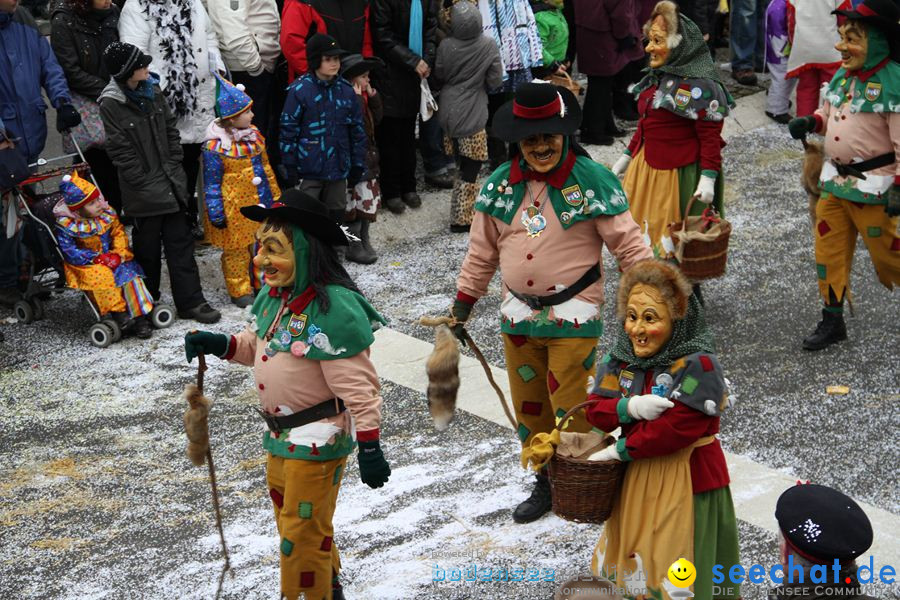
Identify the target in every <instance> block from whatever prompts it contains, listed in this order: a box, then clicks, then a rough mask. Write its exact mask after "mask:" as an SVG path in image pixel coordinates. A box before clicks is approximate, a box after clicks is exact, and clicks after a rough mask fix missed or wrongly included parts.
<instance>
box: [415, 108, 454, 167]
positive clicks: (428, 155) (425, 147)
mask: <svg viewBox="0 0 900 600" xmlns="http://www.w3.org/2000/svg"><path fill="white" fill-rule="evenodd" d="M419 151H420V152H421V153H422V164H423V165H424V166H425V173H427V174H428V175H443V174H444V173H446V172H447V167H449V166H450V165H451V164H453V159H452V158H450V157H449V156H447V155H446V154H444V132H443V131H442V130H441V126H440V124H439V123H438V120H437V117H431V118H430V119H428V120H427V121H419Z"/></svg>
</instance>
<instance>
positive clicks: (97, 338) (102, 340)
mask: <svg viewBox="0 0 900 600" xmlns="http://www.w3.org/2000/svg"><path fill="white" fill-rule="evenodd" d="M88 335H89V336H90V338H91V344H93V345H94V346H96V347H98V348H106V347H107V346H109V345H110V344H112V341H113V332H112V330H110V328H109V327H107V325H106V323H94V324H93V325H91V328H90V329H88Z"/></svg>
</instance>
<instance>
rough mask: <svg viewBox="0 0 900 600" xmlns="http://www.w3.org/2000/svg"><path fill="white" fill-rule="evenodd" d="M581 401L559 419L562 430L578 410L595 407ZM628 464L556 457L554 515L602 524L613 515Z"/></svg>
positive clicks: (552, 469) (552, 490)
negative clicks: (563, 425) (564, 424)
mask: <svg viewBox="0 0 900 600" xmlns="http://www.w3.org/2000/svg"><path fill="white" fill-rule="evenodd" d="M594 403H595V401H587V402H582V403H581V404H579V405H577V406H575V407H573V408H572V410H570V411H569V412H567V413H566V415H565V416H564V417H563V418H562V419H560V421H559V423H558V424H557V425H556V427H557V428H559V427H560V426H561V425H562V424H563V423H565V422H566V421H567V420H568V419H569V417H571V416H572V415H573V414H575V413H576V412H577V411H578V410H580V409H582V408H584V407H585V406H589V405H591V404H594ZM625 467H626V463H623V462H621V461H618V460H612V461H602V462H600V461H595V460H594V461H592V460H584V459H579V458H570V457H568V456H559V455H558V454H554V455H553V458H551V459H550V494H551V497H552V500H553V506H552V507H553V512H554V513H556V514H557V515H558V516H560V517H562V518H563V519H566V520H568V521H576V522H578V523H597V524H599V523H603V522H604V521H606V520H607V519H608V518H609V515H610V513H612V508H613V504H614V502H615V500H616V496H618V494H619V488H620V487H621V485H622V477H623V476H624V475H625Z"/></svg>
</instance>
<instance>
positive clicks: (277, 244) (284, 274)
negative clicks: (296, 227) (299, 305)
mask: <svg viewBox="0 0 900 600" xmlns="http://www.w3.org/2000/svg"><path fill="white" fill-rule="evenodd" d="M267 226H268V229H267ZM288 233H290V232H289V231H285V230H282V229H276V228H273V227H271V225H269V224H268V223H267V222H263V223H262V224H261V225H260V226H259V229H257V230H256V239H257V241H259V250H258V251H257V253H256V256H254V257H253V264H254V266H256V267H257V268H259V269H262V271H263V277H264V278H265V282H266V283H267V284H268V285H269V287H272V288H288V289H290V288H292V287H293V285H294V277H295V274H296V268H297V265H296V258H295V257H294V245H293V243H292V242H291V238H290V237H288Z"/></svg>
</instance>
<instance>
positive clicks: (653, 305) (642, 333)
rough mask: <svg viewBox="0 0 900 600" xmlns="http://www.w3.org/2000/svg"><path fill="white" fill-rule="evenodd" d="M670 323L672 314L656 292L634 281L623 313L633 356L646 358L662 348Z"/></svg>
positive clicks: (653, 288) (668, 338)
mask: <svg viewBox="0 0 900 600" xmlns="http://www.w3.org/2000/svg"><path fill="white" fill-rule="evenodd" d="M672 325H673V319H672V313H671V312H669V307H668V305H667V304H666V303H665V301H664V300H663V295H662V294H661V293H660V291H659V290H658V289H656V288H655V287H653V286H651V285H647V284H645V283H637V284H635V286H634V287H633V288H631V293H630V294H629V296H628V308H627V310H626V312H625V333H626V334H628V337H629V338H630V339H631V345H632V347H633V349H634V354H635V356H637V357H638V358H649V357H651V356H654V355H656V354H657V353H658V352H659V351H660V350H662V349H663V348H664V347H665V345H666V344H667V343H669V340H670V339H671V338H672Z"/></svg>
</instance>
